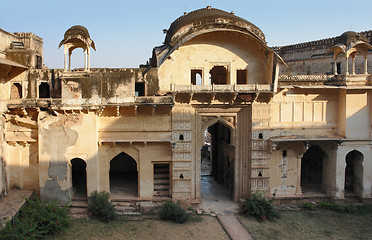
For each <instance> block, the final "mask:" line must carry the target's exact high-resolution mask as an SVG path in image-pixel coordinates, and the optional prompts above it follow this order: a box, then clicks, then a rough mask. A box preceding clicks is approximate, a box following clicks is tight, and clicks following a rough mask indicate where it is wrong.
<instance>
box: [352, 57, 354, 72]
mask: <svg viewBox="0 0 372 240" xmlns="http://www.w3.org/2000/svg"><path fill="white" fill-rule="evenodd" d="M352 59H353V74H355V56H354V57H353V58H352Z"/></svg>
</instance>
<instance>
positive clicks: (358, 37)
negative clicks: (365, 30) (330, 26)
mask: <svg viewBox="0 0 372 240" xmlns="http://www.w3.org/2000/svg"><path fill="white" fill-rule="evenodd" d="M359 41H362V42H368V41H367V38H366V37H365V36H364V35H363V34H360V33H356V32H353V31H348V32H344V33H343V34H341V35H340V36H338V37H336V40H335V45H336V44H344V45H346V46H348V45H350V44H351V43H355V42H359Z"/></svg>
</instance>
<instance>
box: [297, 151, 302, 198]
mask: <svg viewBox="0 0 372 240" xmlns="http://www.w3.org/2000/svg"><path fill="white" fill-rule="evenodd" d="M302 156H303V154H301V155H299V156H297V181H296V183H297V186H296V196H301V195H302V188H301V163H302Z"/></svg>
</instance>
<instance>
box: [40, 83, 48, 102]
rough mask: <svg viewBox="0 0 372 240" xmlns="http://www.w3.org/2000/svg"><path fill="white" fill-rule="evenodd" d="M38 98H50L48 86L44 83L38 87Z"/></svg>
mask: <svg viewBox="0 0 372 240" xmlns="http://www.w3.org/2000/svg"><path fill="white" fill-rule="evenodd" d="M39 98H50V88H49V84H48V83H46V82H43V83H40V85H39Z"/></svg>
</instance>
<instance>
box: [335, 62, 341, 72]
mask: <svg viewBox="0 0 372 240" xmlns="http://www.w3.org/2000/svg"><path fill="white" fill-rule="evenodd" d="M336 67H337V69H336V70H337V74H341V63H337V65H336Z"/></svg>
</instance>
